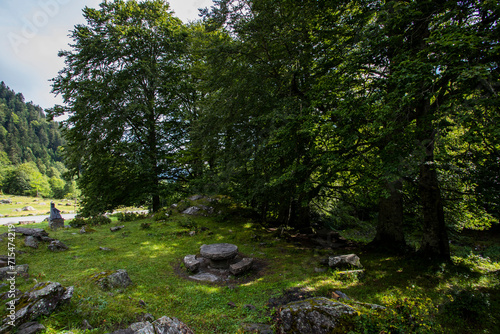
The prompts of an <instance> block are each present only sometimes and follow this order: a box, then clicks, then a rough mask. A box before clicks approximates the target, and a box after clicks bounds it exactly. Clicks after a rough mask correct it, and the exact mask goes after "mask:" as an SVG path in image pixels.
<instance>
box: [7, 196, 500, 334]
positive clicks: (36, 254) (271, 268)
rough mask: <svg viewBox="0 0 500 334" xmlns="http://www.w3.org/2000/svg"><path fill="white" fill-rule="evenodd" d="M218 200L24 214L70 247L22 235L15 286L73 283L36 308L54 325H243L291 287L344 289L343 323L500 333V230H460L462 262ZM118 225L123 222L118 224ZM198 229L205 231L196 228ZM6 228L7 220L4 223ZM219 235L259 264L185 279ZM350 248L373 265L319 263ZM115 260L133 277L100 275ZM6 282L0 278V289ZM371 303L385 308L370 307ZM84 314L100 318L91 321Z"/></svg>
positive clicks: (263, 319) (60, 329)
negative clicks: (405, 251)
mask: <svg viewBox="0 0 500 334" xmlns="http://www.w3.org/2000/svg"><path fill="white" fill-rule="evenodd" d="M26 202H28V201H26ZM47 203H50V202H49V201H47ZM56 203H57V201H56ZM27 205H33V202H32V203H27ZM33 206H34V205H33ZM46 212H47V211H45V213H46ZM216 212H217V213H218V214H215V215H212V216H209V217H203V216H186V215H183V214H179V213H176V212H174V213H173V214H172V215H171V216H170V217H168V218H167V219H165V220H160V221H156V220H154V219H153V218H146V219H140V220H135V221H129V222H119V221H118V220H117V218H116V217H113V218H112V223H111V224H108V225H100V226H92V229H93V230H94V231H93V232H90V233H86V234H80V233H79V230H80V229H79V228H65V229H61V230H58V231H50V230H49V229H48V227H47V223H40V224H34V225H31V226H23V227H37V228H45V229H46V230H47V231H48V232H49V236H50V237H52V238H55V239H59V240H61V241H62V242H64V243H65V244H66V245H68V246H69V248H70V249H69V250H68V251H64V252H57V253H54V252H50V251H49V250H47V247H46V244H42V243H41V244H40V246H39V248H38V249H32V248H28V247H26V246H24V237H22V236H21V235H18V236H17V238H16V241H15V244H16V249H17V250H18V251H19V253H18V254H17V257H16V258H17V264H26V263H27V264H29V277H19V278H18V279H17V281H16V285H17V288H18V289H20V290H21V291H23V292H24V291H26V290H28V289H29V288H30V287H32V286H33V285H34V284H35V283H36V282H42V281H56V282H59V283H61V284H62V285H63V286H65V287H68V286H74V287H75V293H74V295H73V298H72V299H71V301H70V302H69V303H68V304H66V305H64V306H62V307H60V308H59V309H57V310H56V311H55V312H54V313H53V314H52V315H51V316H49V317H45V318H41V319H39V322H40V323H42V324H43V325H44V326H45V327H46V328H47V330H46V333H64V332H66V333H70V332H71V333H75V334H79V333H108V332H111V331H113V330H116V329H119V328H127V327H128V325H130V324H131V323H133V322H137V321H138V320H139V319H140V318H141V315H144V314H146V313H150V314H152V315H153V316H154V317H155V318H159V317H162V316H169V317H177V318H178V319H180V320H181V321H183V322H184V323H186V324H187V325H188V326H189V327H190V328H191V329H192V330H193V331H194V332H195V333H197V334H198V333H200V334H202V333H243V332H244V330H243V327H244V324H248V323H262V324H268V325H273V314H274V311H275V310H276V308H278V307H279V302H277V301H280V300H281V301H283V302H285V301H287V299H288V300H290V299H293V298H290V296H291V295H294V296H295V297H297V296H298V295H302V296H309V295H311V296H326V297H332V296H333V294H332V293H333V292H334V291H336V290H340V291H341V292H343V293H345V294H347V295H348V296H349V297H350V298H351V299H350V300H348V301H345V302H346V303H348V304H350V305H352V306H354V307H356V308H358V310H359V314H358V315H357V316H356V317H354V319H351V320H346V321H344V322H343V323H342V325H341V328H339V332H342V333H498V328H499V327H500V321H499V320H500V319H499V315H498V314H499V311H500V293H499V284H498V282H499V274H498V270H499V269H500V246H499V245H500V244H499V243H498V241H499V240H500V233H496V232H488V233H482V234H472V232H471V234H468V235H466V234H464V235H460V237H459V240H458V241H456V242H454V243H453V244H452V249H453V264H436V265H432V264H429V263H426V262H425V261H422V260H420V259H417V258H412V257H406V258H403V257H393V256H388V255H384V254H376V253H370V252H367V251H364V250H363V248H362V247H361V246H362V243H360V244H359V247H352V248H349V249H338V250H335V251H331V250H323V249H315V248H310V247H305V246H301V245H300V244H297V243H296V242H291V241H289V240H287V238H285V237H282V236H280V235H279V234H277V232H276V231H270V230H267V229H265V228H264V227H262V226H261V225H260V224H257V223H254V222H253V221H252V220H250V219H248V218H245V217H244V215H240V211H239V210H238V208H235V207H230V206H227V207H225V208H217V209H216ZM68 223H69V224H71V222H68ZM117 225H125V228H123V229H122V230H120V231H118V232H111V231H110V227H112V226H117ZM192 231H195V232H196V233H195V234H194V235H190V232H192ZM4 232H7V227H5V226H0V233H4ZM7 242H8V241H7V240H6V238H4V240H3V241H2V242H0V249H2V251H0V254H4V253H6V251H7ZM221 242H228V243H233V244H236V245H237V246H238V247H239V251H240V253H242V254H244V255H245V256H248V257H253V258H255V259H256V260H257V261H258V266H256V267H257V268H256V269H254V270H253V271H252V272H250V273H248V274H245V275H243V276H242V277H235V278H232V279H231V280H230V281H229V282H226V283H224V284H209V283H201V282H196V281H193V280H190V279H188V278H187V275H186V271H185V269H184V268H183V265H182V264H181V262H182V258H183V257H184V256H185V255H188V254H197V253H199V248H200V246H201V245H203V244H210V243H221ZM100 247H106V248H110V249H111V250H110V251H103V250H101V249H100ZM349 253H356V254H357V255H358V256H359V257H360V258H361V263H362V264H363V266H364V269H365V273H364V275H359V274H353V275H343V274H339V273H338V272H336V271H334V270H332V269H327V270H324V271H322V270H318V268H323V267H321V264H320V262H321V259H324V258H325V257H327V256H328V255H331V254H349ZM117 269H125V270H127V272H128V274H129V276H130V278H131V279H132V281H133V285H131V286H129V287H128V288H126V289H124V290H113V291H110V292H104V291H102V290H100V289H99V288H98V287H97V286H96V285H95V284H94V283H93V282H92V280H91V277H92V276H93V275H95V274H97V273H100V272H103V271H111V270H117ZM7 290H8V287H7V286H5V287H2V288H1V289H0V293H3V292H6V291H7ZM291 291H295V294H293V293H291ZM362 303H372V304H378V305H383V306H386V307H387V309H386V310H385V311H377V310H372V309H371V308H370V307H368V306H366V305H365V306H363V305H362ZM0 312H4V313H5V312H6V311H5V310H1V311H0ZM84 320H87V321H88V323H89V324H90V325H91V326H92V327H93V328H94V329H93V330H86V331H85V330H83V329H82V323H83V321H84Z"/></svg>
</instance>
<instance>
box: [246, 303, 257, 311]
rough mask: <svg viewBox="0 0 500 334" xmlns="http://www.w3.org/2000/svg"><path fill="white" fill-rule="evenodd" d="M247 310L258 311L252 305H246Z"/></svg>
mask: <svg viewBox="0 0 500 334" xmlns="http://www.w3.org/2000/svg"><path fill="white" fill-rule="evenodd" d="M245 308H247V309H249V310H255V309H257V308H256V307H255V306H253V305H252V304H245Z"/></svg>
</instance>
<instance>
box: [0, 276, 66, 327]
mask: <svg viewBox="0 0 500 334" xmlns="http://www.w3.org/2000/svg"><path fill="white" fill-rule="evenodd" d="M73 291H74V288H73V287H69V288H64V287H63V286H61V284H60V283H57V282H40V283H38V284H36V285H35V286H34V287H33V288H31V289H30V290H29V291H28V292H26V293H24V294H23V295H22V296H21V297H19V298H17V299H15V300H14V301H12V302H9V304H10V303H13V306H14V307H12V308H9V309H10V310H11V311H10V312H9V314H8V315H7V316H6V317H5V318H4V319H3V324H2V327H1V328H0V333H3V332H4V331H3V330H5V329H6V328H8V327H9V326H12V324H14V325H16V326H17V325H20V324H23V323H25V322H28V321H32V320H35V319H36V318H38V317H39V316H42V315H45V316H47V315H50V314H51V313H52V312H54V310H55V309H56V308H57V307H58V306H59V305H61V304H62V303H64V302H66V301H68V300H69V299H71V297H72V296H73Z"/></svg>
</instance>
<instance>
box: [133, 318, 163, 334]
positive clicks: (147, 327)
mask: <svg viewBox="0 0 500 334" xmlns="http://www.w3.org/2000/svg"><path fill="white" fill-rule="evenodd" d="M128 329H131V330H132V331H133V332H134V334H156V333H155V328H154V327H153V325H152V324H151V323H150V322H149V321H145V322H136V323H135V324H132V325H130V327H129V328H128Z"/></svg>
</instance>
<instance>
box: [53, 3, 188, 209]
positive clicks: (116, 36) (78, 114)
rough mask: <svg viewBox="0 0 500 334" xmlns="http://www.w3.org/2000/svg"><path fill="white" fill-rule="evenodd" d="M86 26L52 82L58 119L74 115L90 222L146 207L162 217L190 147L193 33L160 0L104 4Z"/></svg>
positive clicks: (88, 14)
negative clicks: (165, 194)
mask: <svg viewBox="0 0 500 334" xmlns="http://www.w3.org/2000/svg"><path fill="white" fill-rule="evenodd" d="M84 17H85V19H86V20H87V24H86V25H78V26H76V27H75V29H74V30H73V32H72V38H73V40H74V44H73V45H72V48H73V50H72V51H64V52H61V53H60V56H61V57H64V58H65V62H66V67H65V68H64V69H63V70H62V71H61V72H60V74H59V76H58V77H56V78H55V79H53V81H54V83H53V92H54V93H56V94H61V95H62V97H63V99H64V102H65V104H66V107H58V108H56V109H55V110H53V112H52V113H53V114H55V115H60V114H63V113H67V114H69V118H68V119H67V121H66V122H65V125H66V130H65V138H66V139H67V140H68V145H67V148H66V150H65V155H66V162H67V163H68V164H69V166H68V167H69V169H70V170H71V172H72V173H73V174H74V175H78V181H79V183H78V184H79V187H80V189H81V191H82V195H83V196H84V201H83V203H84V212H85V213H87V214H93V213H97V212H102V211H103V210H107V209H112V208H114V207H116V206H118V205H130V204H137V203H144V202H146V203H149V204H150V205H151V207H152V209H153V211H157V210H158V209H159V208H160V192H161V188H162V181H164V180H168V179H177V178H178V177H179V175H180V169H179V168H177V166H176V155H177V154H178V153H179V151H180V150H182V148H183V145H185V144H186V128H187V127H186V123H185V120H184V117H183V107H184V106H185V104H186V103H187V102H188V101H187V100H186V96H187V94H188V92H189V86H188V85H187V80H184V78H185V76H186V73H187V67H188V64H186V46H187V33H186V31H185V29H184V27H183V25H182V22H181V21H180V20H179V19H177V18H175V17H173V16H172V14H171V13H170V11H169V5H168V4H167V3H165V2H164V1H161V0H151V1H142V2H139V1H135V0H132V1H123V0H116V1H109V2H108V1H106V2H104V3H102V4H101V5H100V9H99V10H97V9H91V8H85V9H84Z"/></svg>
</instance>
